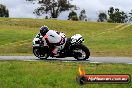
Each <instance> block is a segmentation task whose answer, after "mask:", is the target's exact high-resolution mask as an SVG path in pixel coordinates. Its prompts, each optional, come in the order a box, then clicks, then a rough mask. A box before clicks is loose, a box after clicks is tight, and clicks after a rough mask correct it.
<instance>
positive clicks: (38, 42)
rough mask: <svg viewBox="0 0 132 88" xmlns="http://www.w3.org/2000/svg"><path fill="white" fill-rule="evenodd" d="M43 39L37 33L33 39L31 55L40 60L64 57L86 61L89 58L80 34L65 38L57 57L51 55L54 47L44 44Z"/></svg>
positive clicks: (88, 52)
mask: <svg viewBox="0 0 132 88" xmlns="http://www.w3.org/2000/svg"><path fill="white" fill-rule="evenodd" d="M42 38H43V37H42V36H41V35H40V33H38V34H37V35H36V36H35V38H34V39H33V53H34V55H35V56H36V57H38V58H40V59H41V60H43V59H47V58H48V57H52V58H64V57H74V58H75V59H77V60H86V59H88V58H89V56H90V51H89V49H88V48H87V47H86V46H85V45H83V42H84V39H83V37H82V36H81V35H80V34H76V35H74V36H72V37H70V38H65V46H64V48H63V49H61V50H60V52H59V56H56V55H54V54H53V53H52V50H53V49H54V47H55V45H54V44H50V47H49V45H48V44H46V42H47V41H43V39H42Z"/></svg>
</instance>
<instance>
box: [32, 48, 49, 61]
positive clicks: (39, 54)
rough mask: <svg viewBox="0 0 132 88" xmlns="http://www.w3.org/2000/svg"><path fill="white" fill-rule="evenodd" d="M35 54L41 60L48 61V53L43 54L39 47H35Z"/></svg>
mask: <svg viewBox="0 0 132 88" xmlns="http://www.w3.org/2000/svg"><path fill="white" fill-rule="evenodd" d="M33 54H34V55H35V56H36V57H38V58H39V59H41V60H44V59H47V58H48V57H49V53H48V52H43V50H42V49H40V48H38V47H33Z"/></svg>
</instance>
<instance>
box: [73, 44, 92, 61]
mask: <svg viewBox="0 0 132 88" xmlns="http://www.w3.org/2000/svg"><path fill="white" fill-rule="evenodd" d="M72 52H73V57H74V58H75V59H77V60H86V59H88V58H89V56H90V52H89V49H88V48H87V47H86V46H85V45H82V44H80V45H74V46H73V47H72Z"/></svg>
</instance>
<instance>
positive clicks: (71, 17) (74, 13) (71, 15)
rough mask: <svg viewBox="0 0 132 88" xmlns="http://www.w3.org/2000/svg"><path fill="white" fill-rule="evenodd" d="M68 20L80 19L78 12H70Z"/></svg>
mask: <svg viewBox="0 0 132 88" xmlns="http://www.w3.org/2000/svg"><path fill="white" fill-rule="evenodd" d="M68 20H75V21H77V20H78V16H77V13H76V12H74V11H73V10H72V11H71V12H70V13H69V15H68Z"/></svg>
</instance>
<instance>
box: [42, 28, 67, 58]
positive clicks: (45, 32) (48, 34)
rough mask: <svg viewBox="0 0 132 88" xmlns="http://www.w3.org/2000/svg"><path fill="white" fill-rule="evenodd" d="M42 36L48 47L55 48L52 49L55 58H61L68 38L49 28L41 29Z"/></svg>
mask: <svg viewBox="0 0 132 88" xmlns="http://www.w3.org/2000/svg"><path fill="white" fill-rule="evenodd" d="M40 34H41V35H42V36H43V38H42V39H43V41H46V43H47V45H48V46H49V47H50V48H51V45H54V46H55V47H54V48H53V49H52V53H53V54H54V55H55V56H59V52H60V50H62V49H63V48H64V46H65V43H66V36H65V34H64V33H62V32H58V31H55V30H49V28H48V27H47V26H42V27H40Z"/></svg>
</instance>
